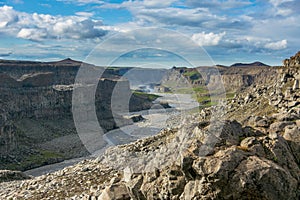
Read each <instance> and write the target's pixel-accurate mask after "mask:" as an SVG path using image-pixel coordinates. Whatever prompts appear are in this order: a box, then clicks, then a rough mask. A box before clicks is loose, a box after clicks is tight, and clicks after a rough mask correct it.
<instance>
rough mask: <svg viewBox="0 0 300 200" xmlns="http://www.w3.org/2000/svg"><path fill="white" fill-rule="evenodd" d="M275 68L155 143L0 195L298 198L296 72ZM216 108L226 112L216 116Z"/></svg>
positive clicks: (5, 187) (12, 185) (122, 149)
mask: <svg viewBox="0 0 300 200" xmlns="http://www.w3.org/2000/svg"><path fill="white" fill-rule="evenodd" d="M285 63H286V61H285ZM272 70H274V72H275V73H274V74H273V75H272V76H274V77H277V78H272V79H270V80H268V81H267V80H262V82H267V83H268V84H259V83H257V84H252V85H251V86H250V87H248V88H246V89H245V90H243V91H242V92H240V93H239V94H238V95H236V96H235V97H234V98H233V99H232V100H231V101H230V102H228V105H227V106H225V104H220V105H219V106H212V107H210V108H205V109H202V110H201V111H200V112H199V113H196V114H191V115H188V116H186V118H185V120H183V121H182V123H181V124H180V125H177V126H173V127H171V128H166V129H165V130H163V131H161V132H160V133H159V134H157V135H155V136H153V137H149V138H146V139H143V140H139V141H136V142H134V143H131V144H128V145H122V146H117V147H112V148H109V149H108V150H107V151H106V152H105V154H104V155H103V156H101V157H99V158H98V159H96V160H85V161H82V162H81V163H79V164H77V165H75V166H71V167H68V168H65V169H63V170H61V171H58V172H55V173H52V174H47V175H44V176H40V177H37V178H34V179H32V180H27V181H14V182H5V183H1V184H0V186H1V187H0V188H1V189H0V196H2V197H3V198H8V199H9V198H14V199H114V200H117V199H118V200H121V199H182V200H184V199H186V200H190V199H267V200H268V199H270V200H276V199H278V200H281V199H291V200H294V199H295V200H296V199H299V197H300V169H299V166H300V157H299V156H300V155H299V148H300V139H299V138H300V137H299V136H300V130H299V125H300V100H299V94H300V89H299V87H298V85H297V84H295V83H297V82H298V81H299V71H300V70H299V66H298V65H290V64H289V65H285V66H284V67H277V68H274V69H272ZM266 79H268V77H266ZM295 85H296V86H295ZM220 109H221V110H223V111H224V110H226V111H227V112H221V113H222V114H219V115H217V117H214V114H215V113H216V112H217V111H218V110H220ZM179 120H180V119H174V121H176V122H178V121H179ZM174 124H178V123H175V122H174Z"/></svg>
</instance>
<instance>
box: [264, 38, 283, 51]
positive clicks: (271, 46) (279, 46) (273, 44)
mask: <svg viewBox="0 0 300 200" xmlns="http://www.w3.org/2000/svg"><path fill="white" fill-rule="evenodd" d="M265 48H267V49H271V50H281V49H285V48H287V40H281V41H278V42H270V43H267V44H266V45H265Z"/></svg>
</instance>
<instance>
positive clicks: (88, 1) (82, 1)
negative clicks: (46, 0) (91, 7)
mask: <svg viewBox="0 0 300 200" xmlns="http://www.w3.org/2000/svg"><path fill="white" fill-rule="evenodd" d="M56 1H59V2H65V3H76V4H78V5H84V4H91V3H94V4H102V3H104V1H101V0H56Z"/></svg>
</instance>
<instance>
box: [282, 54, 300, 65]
mask: <svg viewBox="0 0 300 200" xmlns="http://www.w3.org/2000/svg"><path fill="white" fill-rule="evenodd" d="M283 64H284V66H285V67H287V68H288V67H299V66H300V51H299V52H298V53H296V54H295V55H294V56H292V57H290V58H289V59H285V60H284V61H283Z"/></svg>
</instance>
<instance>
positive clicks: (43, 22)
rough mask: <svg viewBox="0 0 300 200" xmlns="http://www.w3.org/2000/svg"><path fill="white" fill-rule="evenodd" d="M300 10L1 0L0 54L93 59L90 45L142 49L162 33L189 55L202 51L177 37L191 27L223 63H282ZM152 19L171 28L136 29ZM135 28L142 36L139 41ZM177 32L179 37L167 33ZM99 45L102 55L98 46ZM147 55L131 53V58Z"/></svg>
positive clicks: (235, 2)
mask: <svg viewBox="0 0 300 200" xmlns="http://www.w3.org/2000/svg"><path fill="white" fill-rule="evenodd" d="M299 13H300V2H299V0H201V1H200V0H186V1H183V0H164V1H163V0H139V1H133V0H132V1H118V0H116V1H102V0H41V1H35V0H30V1H29V0H28V1H26V0H6V1H3V0H0V38H1V43H0V59H22V60H41V61H52V60H60V59H64V58H67V57H70V58H72V59H76V60H89V59H87V58H88V57H91V55H92V54H93V53H91V52H94V56H96V57H99V56H100V57H101V56H105V57H111V58H113V56H112V55H114V56H115V55H118V54H119V53H120V52H122V54H123V55H129V54H124V51H120V50H126V51H128V52H136V53H137V54H138V53H140V54H141V52H142V51H133V50H134V49H136V48H137V43H138V44H140V43H144V44H146V43H147V42H148V43H147V44H149V41H154V42H161V39H162V40H163V41H164V43H163V44H162V46H160V47H159V46H157V45H154V46H156V47H158V48H159V49H162V50H163V49H165V48H167V47H170V48H171V49H172V51H174V52H182V50H183V49H184V50H185V53H184V54H185V55H189V56H188V57H189V59H197V58H196V57H197V56H196V54H195V52H196V50H195V49H194V50H193V49H191V48H189V47H188V46H187V44H190V41H187V42H185V44H186V45H185V46H184V45H183V43H180V44H178V45H177V40H178V39H176V38H178V37H179V36H180V35H184V38H185V39H186V40H191V41H193V42H194V43H195V44H197V45H198V47H199V48H200V46H201V47H203V48H204V50H205V51H206V52H207V53H208V55H209V56H210V57H211V59H212V60H213V62H214V63H216V64H224V65H230V64H232V63H235V62H254V61H257V60H259V61H262V62H265V63H267V64H270V65H280V64H281V61H282V60H283V59H285V58H287V57H289V56H291V55H293V54H295V53H296V52H297V51H299V50H300V48H299V44H300V37H299V35H300V23H299V20H300V14H299ZM147 27H154V28H159V29H157V30H160V29H165V30H170V31H171V32H169V31H161V32H160V34H145V32H147V30H148V29H145V30H144V31H138V32H136V31H135V30H137V29H139V30H140V29H143V28H147ZM172 31H173V32H172ZM174 32H176V33H178V34H177V35H174V34H173V33H174ZM164 34H165V35H164ZM116 35H117V36H116ZM170 35H171V36H170ZM130 36H134V38H135V39H137V38H138V39H137V40H139V41H135V43H134V42H133V41H132V40H131V39H132V37H130ZM172 36H173V40H172V39H170V40H167V39H165V38H166V37H170V38H172ZM112 37H113V38H114V39H113V40H112V39H111V38H112ZM180 37H181V36H180ZM126 38H127V39H126ZM128 38H131V39H128ZM108 41H109V42H108ZM168 42H169V43H168ZM103 43H104V44H105V45H104V46H102V48H99V45H100V46H101V45H102V44H103ZM133 43H134V44H133ZM97 47H98V52H100V50H101V53H102V52H103V54H102V55H99V54H97V55H96V54H95V48H96V49H97ZM103 47H105V49H104V48H103ZM139 47H141V46H139ZM142 47H144V48H147V47H151V44H150V46H149V45H148V46H146V45H144V46H142ZM170 48H169V49H170ZM176 48H177V49H176ZM195 48H196V47H195ZM125 53H126V52H125ZM201 53H203V52H201ZM192 54H193V55H195V57H193V56H190V55H192ZM130 55H131V54H130ZM147 55H148V56H149V54H145V52H143V53H142V54H141V55H138V56H132V55H131V60H133V59H146V56H147ZM153 55H157V56H158V57H160V59H157V58H155V59H154V60H159V61H160V62H163V61H162V59H163V58H164V57H163V56H162V55H163V54H161V53H159V52H157V53H155V54H152V55H151V56H150V58H153ZM209 56H208V57H209ZM199 57H201V56H199ZM199 57H198V58H199ZM147 59H148V60H149V57H147ZM164 59H165V60H164V63H165V65H166V67H168V66H170V67H171V66H173V65H180V63H176V62H175V60H176V59H175V60H174V59H173V57H172V56H171V57H169V58H167V57H165V58H164ZM90 60H95V59H90ZM123 60H127V62H126V63H124V65H130V64H131V63H130V62H131V61H130V59H123ZM95 62H96V64H99V65H102V64H105V63H101V62H102V61H101V60H97V59H96V60H95ZM97 62H99V63H97ZM199 63H200V64H201V62H199ZM203 64H204V65H205V64H208V63H205V62H204V63H203ZM119 65H122V63H119Z"/></svg>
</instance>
